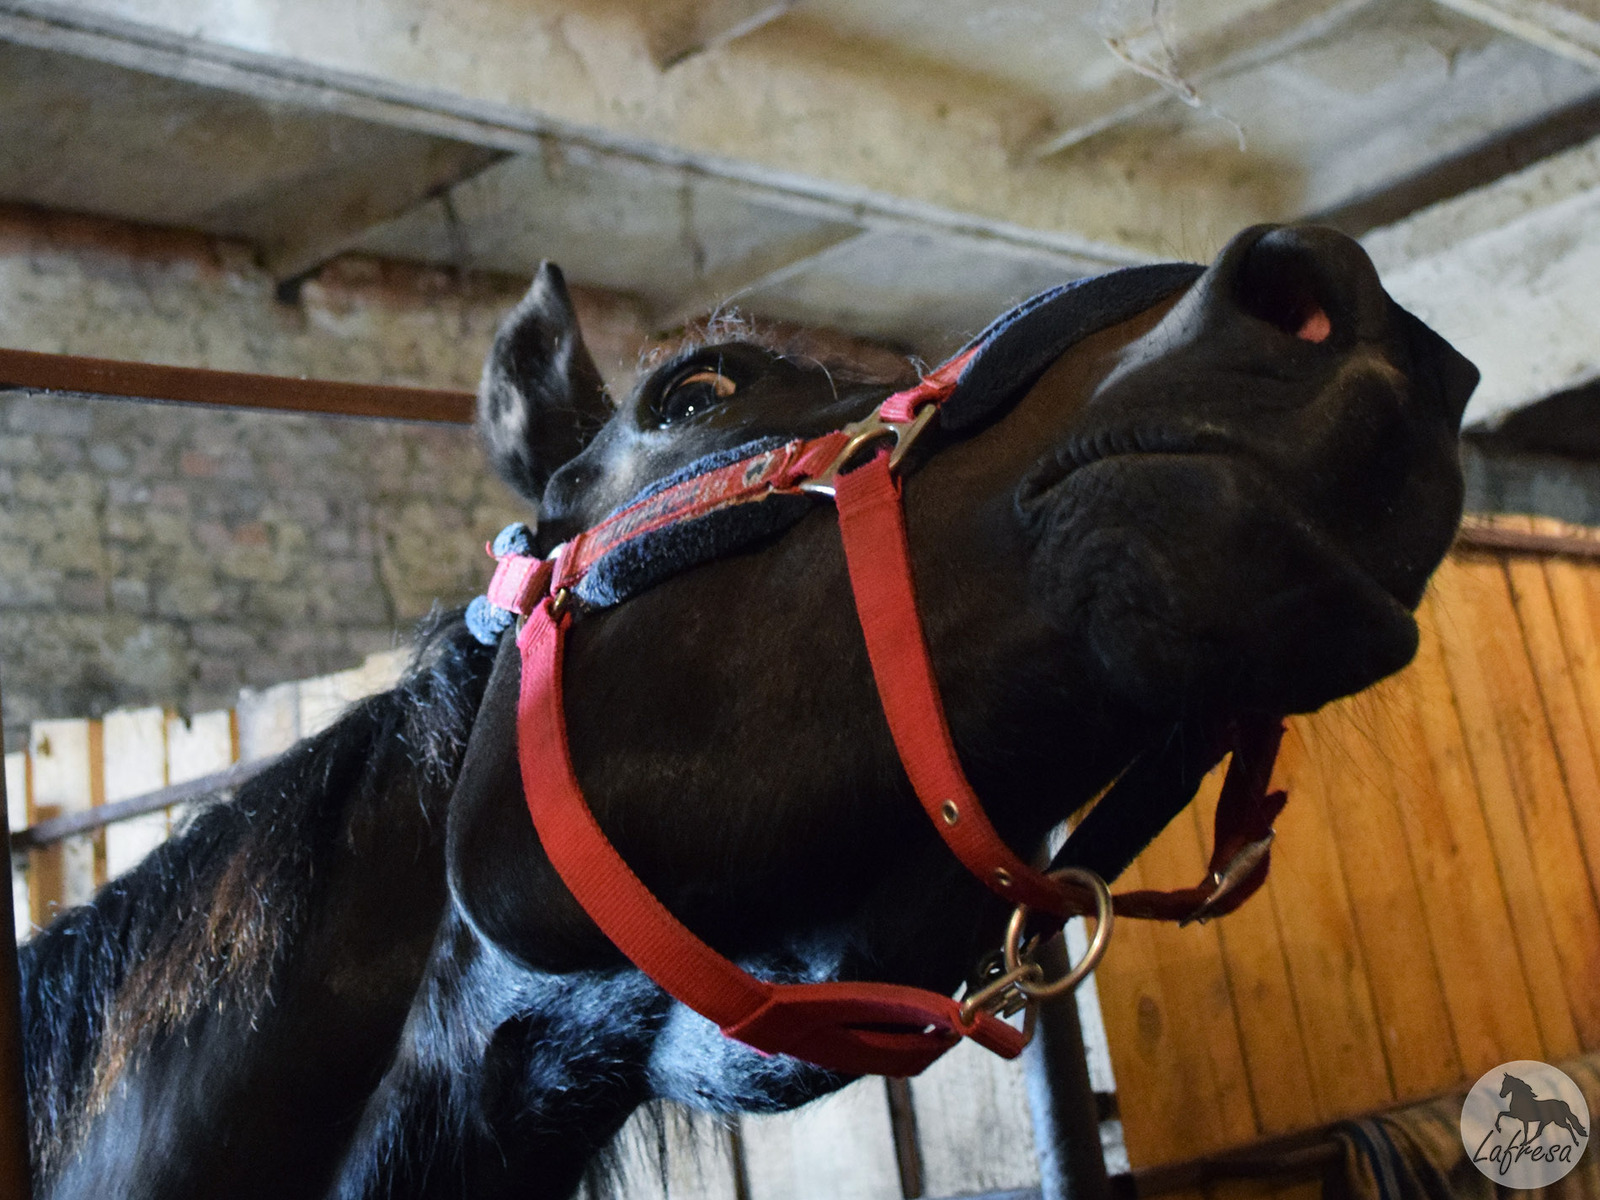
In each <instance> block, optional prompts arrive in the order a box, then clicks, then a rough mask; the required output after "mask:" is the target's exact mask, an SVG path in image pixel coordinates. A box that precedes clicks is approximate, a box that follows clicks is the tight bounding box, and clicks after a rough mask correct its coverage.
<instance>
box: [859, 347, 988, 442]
mask: <svg viewBox="0 0 1600 1200" xmlns="http://www.w3.org/2000/svg"><path fill="white" fill-rule="evenodd" d="M978 350H979V347H977V346H972V347H969V348H968V349H967V350H966V351H964V352H963V353H961V354H958V355H957V356H956V357H955V358H952V359H951V360H950V361H949V362H946V363H944V364H943V365H941V366H940V367H938V368H937V369H936V370H933V371H930V372H928V374H926V375H924V376H923V377H922V379H921V381H920V382H918V383H917V385H916V386H915V387H911V388H907V389H906V390H905V391H903V392H896V393H895V394H894V395H892V396H890V397H889V398H888V399H887V400H885V401H884V402H883V406H882V407H881V408H880V409H879V410H878V416H879V417H880V418H882V419H883V420H884V421H893V422H895V423H896V424H903V423H904V422H906V421H909V420H911V418H912V417H914V416H916V415H917V410H918V409H919V408H921V407H922V406H923V405H925V404H943V403H944V402H945V401H946V400H948V399H949V398H950V393H951V392H953V391H955V390H956V383H957V382H958V381H959V380H960V379H961V372H962V371H964V370H966V369H967V364H968V363H969V362H971V361H972V359H973V356H974V355H976V354H977V353H978Z"/></svg>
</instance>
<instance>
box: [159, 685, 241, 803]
mask: <svg viewBox="0 0 1600 1200" xmlns="http://www.w3.org/2000/svg"><path fill="white" fill-rule="evenodd" d="M237 755H238V739H237V736H236V734H235V729H234V722H233V712H232V710H231V709H226V708H224V709H217V710H215V711H213V712H204V713H196V714H195V715H194V716H193V717H191V718H189V719H188V720H187V721H186V720H184V719H183V718H182V717H180V716H178V715H177V714H175V713H169V714H168V715H167V781H168V782H169V783H188V782H189V780H191V779H200V778H203V777H204V776H206V775H211V774H214V773H216V772H217V771H220V770H222V769H223V768H225V767H227V766H228V765H230V764H231V763H233V762H234V761H235V760H236V758H237ZM184 807H187V806H178V807H176V808H175V809H174V810H173V811H172V820H173V823H174V824H176V823H178V822H180V821H182V819H183V816H184V813H183V811H182V810H183V808H184Z"/></svg>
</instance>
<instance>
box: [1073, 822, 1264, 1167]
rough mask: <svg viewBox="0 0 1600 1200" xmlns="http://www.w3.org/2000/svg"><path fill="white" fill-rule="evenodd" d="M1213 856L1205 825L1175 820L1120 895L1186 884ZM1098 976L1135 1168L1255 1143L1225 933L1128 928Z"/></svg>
mask: <svg viewBox="0 0 1600 1200" xmlns="http://www.w3.org/2000/svg"><path fill="white" fill-rule="evenodd" d="M1206 853H1207V854H1208V853H1209V852H1206ZM1205 857H1206V855H1205V854H1202V851H1201V847H1200V839H1199V831H1198V829H1197V828H1196V826H1195V825H1194V824H1193V823H1192V822H1190V821H1182V820H1180V821H1174V822H1173V823H1172V824H1171V825H1170V826H1168V827H1167V829H1166V831H1165V832H1163V833H1162V834H1161V836H1160V837H1158V838H1157V839H1156V841H1155V843H1154V844H1152V845H1151V847H1150V848H1149V849H1148V850H1146V851H1145V854H1144V855H1143V856H1142V857H1141V858H1140V859H1139V861H1137V862H1136V863H1134V865H1133V866H1132V867H1130V868H1129V869H1128V870H1127V871H1126V872H1124V874H1123V876H1122V878H1121V879H1120V880H1119V881H1118V890H1121V891H1133V890H1136V889H1139V888H1144V887H1178V886H1186V885H1188V884H1191V883H1193V882H1195V881H1196V880H1198V879H1199V878H1200V877H1201V875H1202V873H1203V870H1204V864H1205ZM1097 975H1098V978H1099V984H1100V990H1101V997H1102V1002H1103V1011H1104V1016H1105V1025H1106V1036H1107V1039H1108V1041H1109V1042H1110V1046H1111V1058H1112V1063H1113V1066H1114V1069H1115V1071H1116V1078H1117V1086H1118V1096H1119V1102H1120V1100H1121V1099H1122V1098H1127V1099H1128V1100H1129V1101H1130V1102H1129V1103H1123V1104H1121V1105H1120V1107H1121V1114H1122V1123H1123V1134H1124V1137H1125V1139H1126V1142H1127V1149H1128V1157H1129V1160H1130V1161H1131V1162H1132V1164H1133V1165H1134V1166H1135V1167H1143V1166H1155V1165H1159V1164H1161V1163H1169V1162H1175V1161H1178V1160H1181V1159H1185V1158H1192V1157H1195V1156H1196V1155H1200V1154H1207V1153H1211V1152H1212V1151H1214V1150H1217V1149H1220V1148H1222V1147H1225V1146H1230V1145H1238V1144H1240V1143H1242V1142H1247V1141H1250V1140H1252V1139H1253V1138H1254V1137H1255V1134H1256V1129H1257V1122H1256V1118H1255V1112H1254V1104H1253V1100H1252V1098H1251V1095H1250V1089H1249V1079H1248V1074H1247V1071H1246V1068H1245V1060H1244V1055H1243V1050H1242V1047H1241V1046H1240V1042H1239V1032H1238V1026H1237V1023H1236V1020H1235V1016H1234V1012H1233V1007H1232V995H1231V992H1230V989H1229V986H1228V981H1227V976H1226V972H1225V970H1224V968H1223V965H1222V961H1221V954H1220V946H1219V943H1218V940H1217V932H1216V926H1215V925H1214V924H1212V925H1191V926H1188V927H1187V928H1184V929H1178V928H1176V927H1175V926H1166V925H1161V924H1158V923H1155V922H1150V921H1122V922H1119V923H1118V925H1117V928H1116V932H1115V934H1114V935H1113V937H1112V939H1111V945H1110V947H1109V948H1108V949H1107V951H1106V955H1105V958H1104V959H1102V960H1101V963H1100V967H1099V970H1098V971H1097ZM1202 1096H1203V1097H1206V1101H1205V1102H1204V1103H1200V1104H1197V1103H1196V1102H1195V1099H1196V1097H1202Z"/></svg>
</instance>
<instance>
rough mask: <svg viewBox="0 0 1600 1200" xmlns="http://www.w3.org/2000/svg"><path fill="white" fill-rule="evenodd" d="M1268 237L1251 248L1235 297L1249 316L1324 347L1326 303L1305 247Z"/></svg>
mask: <svg viewBox="0 0 1600 1200" xmlns="http://www.w3.org/2000/svg"><path fill="white" fill-rule="evenodd" d="M1284 232H1285V231H1281V230H1280V231H1276V232H1275V233H1273V234H1269V235H1267V236H1266V237H1264V238H1262V239H1261V240H1260V241H1259V242H1257V243H1256V244H1255V245H1254V246H1253V247H1251V250H1250V254H1249V257H1248V258H1247V259H1246V260H1245V261H1244V263H1243V264H1241V267H1240V271H1239V275H1238V284H1237V287H1238V291H1237V294H1236V298H1237V300H1238V303H1239V307H1240V308H1241V309H1243V310H1244V311H1245V312H1246V313H1248V314H1249V315H1250V316H1252V317H1255V318H1256V319H1258V320H1261V321H1265V322H1266V323H1267V324H1269V325H1272V326H1274V327H1275V328H1277V329H1280V330H1282V331H1283V332H1284V333H1286V334H1289V335H1290V336H1292V337H1296V338H1299V339H1300V340H1301V341H1303V342H1324V341H1327V339H1328V337H1329V335H1330V334H1332V333H1333V318H1332V317H1331V316H1330V315H1329V312H1328V309H1329V307H1330V304H1329V302H1328V299H1327V297H1326V296H1325V293H1326V291H1327V290H1328V289H1327V288H1326V287H1325V286H1323V281H1322V280H1321V278H1320V274H1321V273H1320V272H1319V271H1318V270H1317V264H1316V262H1315V260H1314V259H1313V258H1312V256H1311V254H1310V253H1309V247H1307V246H1305V245H1304V244H1302V243H1300V242H1299V241H1298V240H1297V239H1294V238H1290V237H1283V236H1281V235H1282V234H1283V233H1284Z"/></svg>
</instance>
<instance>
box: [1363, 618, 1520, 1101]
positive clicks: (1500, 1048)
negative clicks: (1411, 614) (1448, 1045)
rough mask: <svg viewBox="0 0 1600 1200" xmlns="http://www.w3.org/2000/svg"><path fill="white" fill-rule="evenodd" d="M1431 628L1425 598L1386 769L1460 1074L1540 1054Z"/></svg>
mask: <svg viewBox="0 0 1600 1200" xmlns="http://www.w3.org/2000/svg"><path fill="white" fill-rule="evenodd" d="M1440 624H1441V618H1440V615H1439V613H1438V611H1437V609H1436V608H1435V606H1434V603H1433V601H1432V600H1431V599H1430V600H1428V601H1426V602H1425V603H1424V604H1423V607H1422V609H1421V610H1420V611H1419V613H1418V626H1419V629H1420V631H1421V644H1420V646H1419V648H1418V651H1417V658H1416V661H1415V662H1414V663H1413V664H1412V665H1411V666H1410V667H1409V668H1408V669H1407V670H1406V671H1404V672H1403V673H1402V674H1401V675H1400V676H1399V677H1398V678H1397V679H1396V681H1395V684H1394V685H1393V686H1394V691H1395V694H1396V696H1397V704H1396V709H1395V713H1396V718H1397V719H1396V723H1395V726H1394V729H1395V735H1396V737H1397V739H1398V740H1397V741H1396V743H1395V745H1394V749H1393V758H1392V769H1393V774H1394V777H1395V787H1396V791H1397V793H1398V795H1399V797H1400V815H1401V820H1402V823H1403V825H1404V829H1405V836H1406V845H1407V847H1408V849H1409V850H1410V855H1411V861H1412V866H1413V870H1414V871H1415V873H1416V878H1417V886H1418V892H1419V895H1420V897H1421V899H1422V914H1423V921H1424V922H1425V923H1426V926H1427V930H1428V941H1429V945H1430V947H1431V950H1432V957H1433V961H1434V964H1435V966H1436V967H1437V968H1438V971H1439V979H1440V985H1441V987H1442V989H1443V992H1444V999H1445V1006H1446V1008H1447V1009H1448V1010H1449V1013H1450V1023H1451V1028H1452V1032H1453V1034H1454V1037H1455V1043H1456V1054H1457V1056H1458V1058H1459V1059H1460V1061H1461V1067H1462V1073H1463V1078H1469V1079H1470V1078H1476V1077H1477V1076H1478V1075H1480V1074H1482V1073H1483V1072H1484V1071H1487V1070H1488V1069H1489V1068H1490V1067H1492V1066H1494V1065H1495V1064H1496V1063H1501V1062H1505V1061H1507V1060H1509V1059H1514V1058H1518V1057H1534V1058H1537V1057H1539V1056H1540V1055H1542V1054H1544V1053H1545V1051H1544V1048H1543V1047H1544V1043H1543V1040H1542V1038H1541V1036H1540V1033H1539V1026H1538V1022H1537V1020H1536V1019H1535V1016H1534V1011H1533V1001H1532V998H1531V996H1530V994H1529V989H1528V982H1527V976H1526V968H1525V965H1524V962H1523V958H1522V955H1521V954H1520V953H1519V952H1518V949H1517V936H1516V933H1515V928H1516V927H1515V925H1514V923H1513V919H1512V915H1511V907H1510V904H1509V902H1508V901H1507V899H1506V894H1505V891H1504V889H1503V888H1502V887H1501V884H1500V871H1499V866H1498V864H1497V862H1496V861H1495V857H1494V846H1493V841H1492V835H1491V833H1490V830H1489V824H1488V821H1487V820H1486V818H1485V816H1484V811H1483V806H1482V805H1481V804H1480V803H1479V801H1478V785H1477V778H1476V776H1475V775H1474V773H1473V769H1472V760H1471V756H1470V755H1469V754H1468V752H1467V746H1466V735H1465V733H1464V732H1463V728H1462V719H1461V714H1460V712H1459V711H1458V709H1457V707H1456V700H1455V696H1454V694H1453V693H1452V691H1451V688H1450V680H1449V677H1448V675H1447V673H1446V671H1445V665H1444V647H1443V638H1444V637H1446V636H1453V635H1456V634H1457V631H1456V630H1454V629H1453V628H1451V624H1452V623H1451V622H1450V621H1449V620H1448V618H1446V621H1445V629H1443V630H1441V628H1440ZM1402 696H1403V697H1404V698H1405V699H1406V700H1409V703H1402V702H1400V699H1399V698H1400V697H1402Z"/></svg>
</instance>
